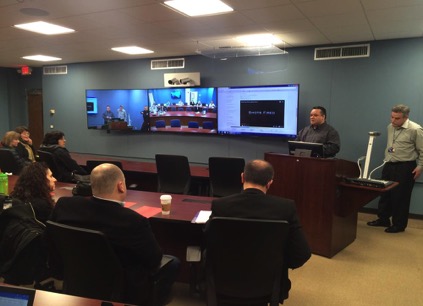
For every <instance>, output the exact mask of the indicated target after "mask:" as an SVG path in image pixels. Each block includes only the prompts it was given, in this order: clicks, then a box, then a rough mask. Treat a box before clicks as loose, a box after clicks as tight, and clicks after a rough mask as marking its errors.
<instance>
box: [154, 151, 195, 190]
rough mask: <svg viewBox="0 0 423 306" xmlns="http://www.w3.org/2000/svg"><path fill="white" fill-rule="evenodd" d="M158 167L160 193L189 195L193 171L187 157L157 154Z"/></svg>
mask: <svg viewBox="0 0 423 306" xmlns="http://www.w3.org/2000/svg"><path fill="white" fill-rule="evenodd" d="M156 167H157V178H158V191H159V192H167V193H178V194H188V192H189V189H190V187H191V171H190V167H189V162H188V158H187V157H186V156H182V155H167V154H156Z"/></svg>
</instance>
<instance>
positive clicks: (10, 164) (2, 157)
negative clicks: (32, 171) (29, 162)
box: [0, 148, 21, 175]
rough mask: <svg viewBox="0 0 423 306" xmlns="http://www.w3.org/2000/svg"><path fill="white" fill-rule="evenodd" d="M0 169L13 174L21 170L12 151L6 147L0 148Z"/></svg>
mask: <svg viewBox="0 0 423 306" xmlns="http://www.w3.org/2000/svg"><path fill="white" fill-rule="evenodd" d="M0 169H1V171H2V172H8V173H13V174H15V175H17V174H19V172H20V170H21V169H20V167H19V164H18V162H17V161H16V159H15V157H14V156H13V153H12V152H11V151H10V150H8V149H2V148H0Z"/></svg>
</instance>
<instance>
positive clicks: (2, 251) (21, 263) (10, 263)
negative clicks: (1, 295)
mask: <svg viewBox="0 0 423 306" xmlns="http://www.w3.org/2000/svg"><path fill="white" fill-rule="evenodd" d="M14 201H16V200H14ZM2 204H3V203H2ZM14 204H15V205H14V206H12V207H10V208H8V209H6V210H4V212H2V213H1V214H0V276H1V277H3V278H4V282H5V283H7V284H12V285H33V284H34V282H35V283H36V284H40V283H41V282H42V281H44V280H45V279H47V278H48V277H49V276H50V275H49V273H48V268H47V252H46V250H45V245H44V242H43V240H42V235H43V232H44V230H45V225H44V224H42V223H41V222H39V221H37V220H36V219H35V213H34V210H33V208H32V206H31V205H30V204H20V205H17V203H14Z"/></svg>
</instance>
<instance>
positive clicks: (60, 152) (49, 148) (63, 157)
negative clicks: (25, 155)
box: [40, 131, 88, 182]
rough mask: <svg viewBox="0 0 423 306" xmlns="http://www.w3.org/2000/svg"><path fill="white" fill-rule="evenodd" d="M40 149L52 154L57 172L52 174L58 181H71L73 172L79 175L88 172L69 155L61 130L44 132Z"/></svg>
mask: <svg viewBox="0 0 423 306" xmlns="http://www.w3.org/2000/svg"><path fill="white" fill-rule="evenodd" d="M40 151H45V152H50V153H52V154H53V156H54V159H55V161H56V165H57V168H58V169H57V172H58V173H54V175H55V177H56V179H57V180H58V181H60V182H73V174H75V173H76V174H80V175H87V174H88V173H87V171H85V170H84V169H83V168H82V167H80V166H79V165H78V163H77V162H76V161H75V160H73V159H72V157H71V156H70V153H69V151H68V150H67V149H66V139H65V134H64V133H63V132H61V131H52V132H49V133H47V134H45V136H44V140H43V144H42V145H41V147H40Z"/></svg>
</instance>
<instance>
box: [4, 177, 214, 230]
mask: <svg viewBox="0 0 423 306" xmlns="http://www.w3.org/2000/svg"><path fill="white" fill-rule="evenodd" d="M17 178H18V176H16V175H11V176H9V193H10V192H11V191H12V190H13V186H14V185H15V183H16V180H17ZM74 186H75V184H70V183H62V182H56V190H55V196H54V198H55V200H56V201H57V200H58V199H59V198H60V197H69V196H72V188H73V187H74ZM162 194H163V193H159V192H148V191H137V190H128V191H127V197H126V201H125V207H128V208H130V209H132V210H134V211H136V212H138V213H140V214H142V215H144V216H145V217H151V218H157V219H160V220H163V221H171V222H191V221H192V219H193V218H194V217H195V216H196V214H197V213H198V212H199V211H200V210H210V209H211V201H212V200H213V198H211V197H201V196H192V195H183V194H171V196H172V206H171V212H170V214H169V215H162V214H161V205H160V196H161V195H162Z"/></svg>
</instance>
